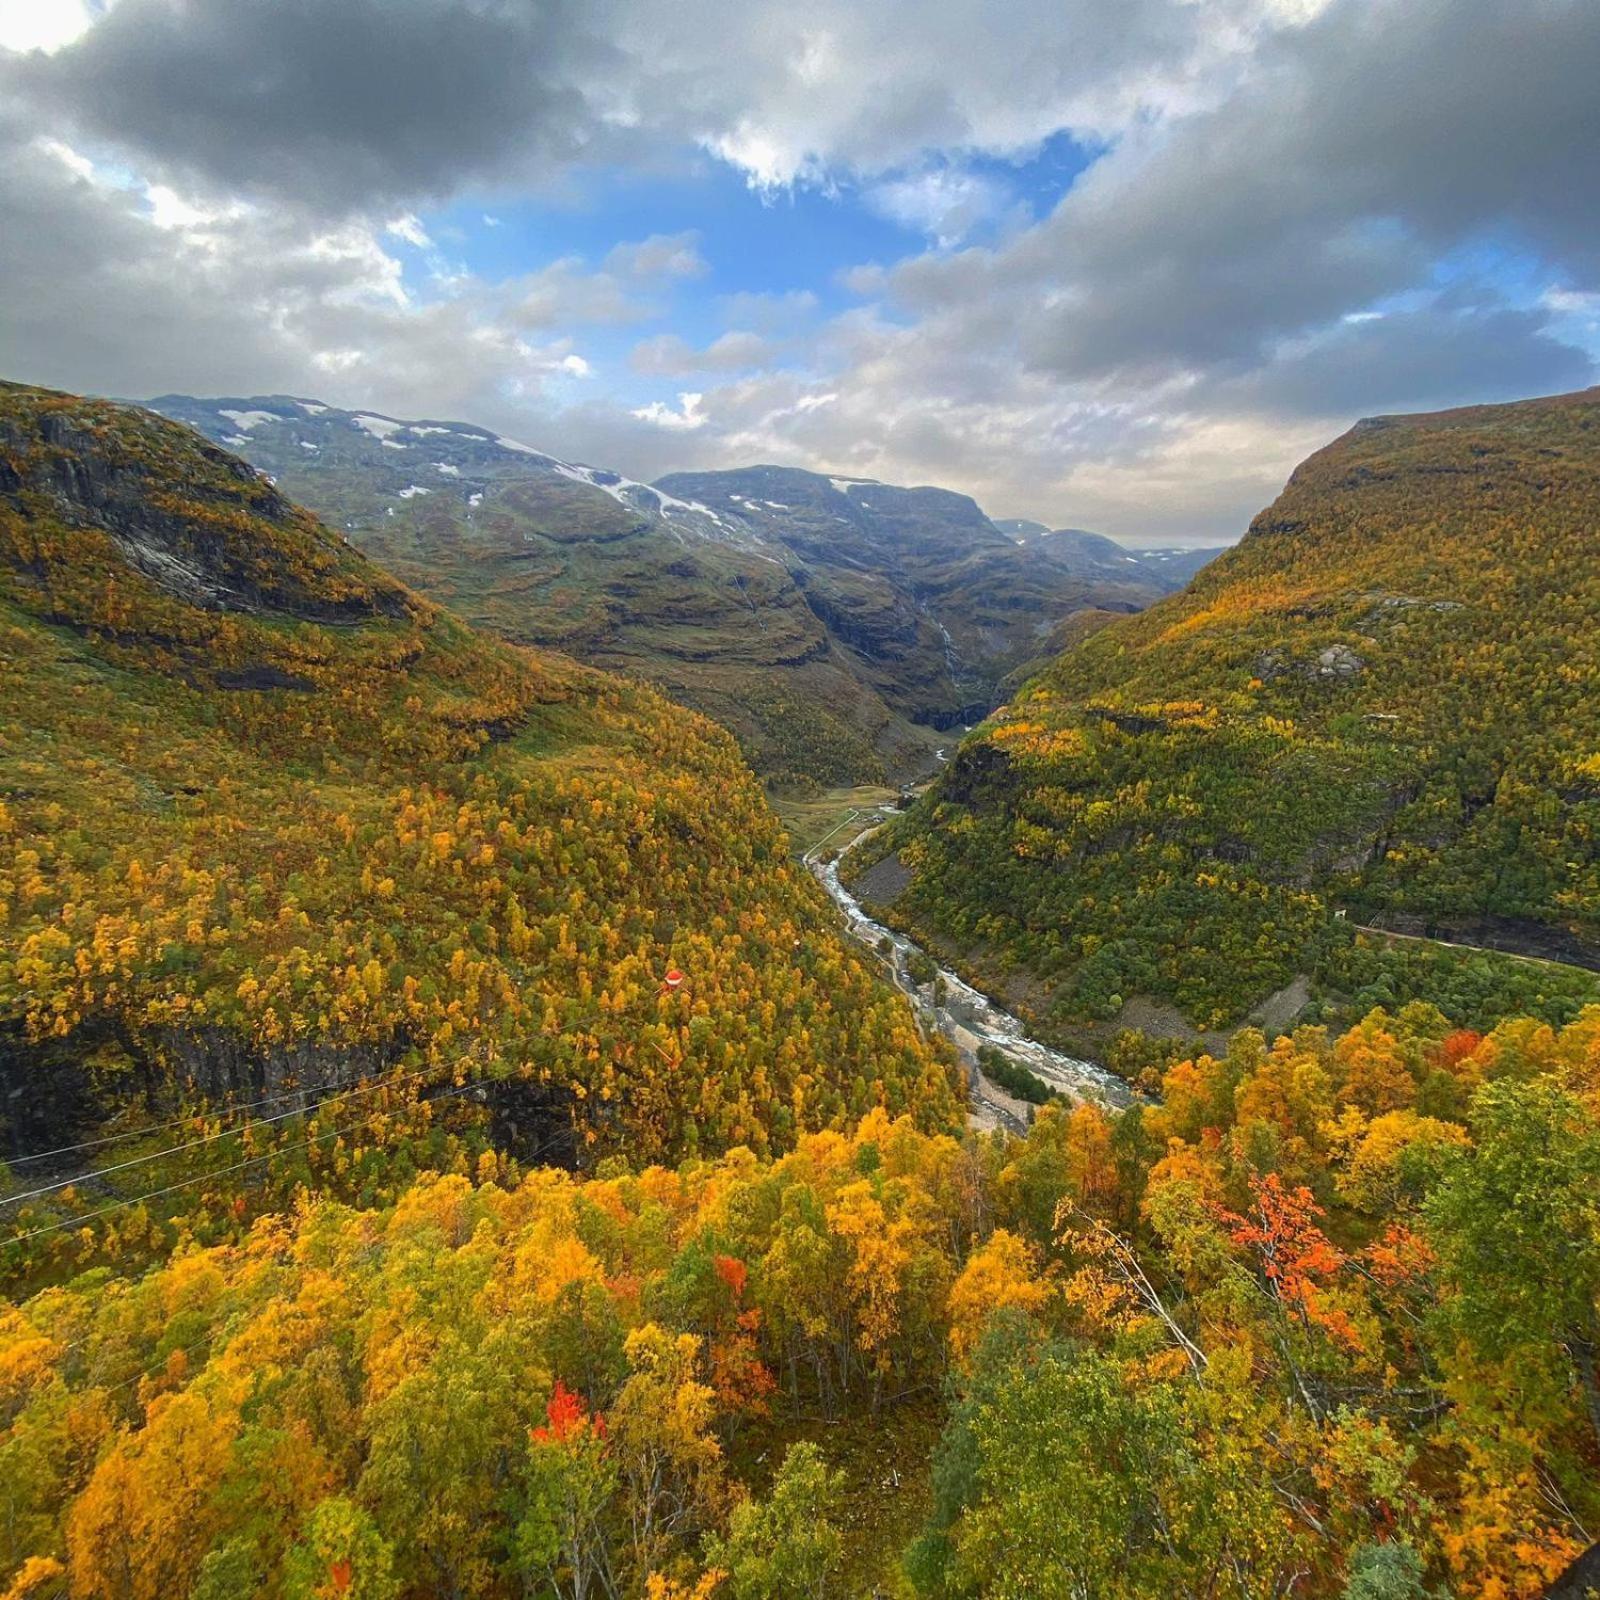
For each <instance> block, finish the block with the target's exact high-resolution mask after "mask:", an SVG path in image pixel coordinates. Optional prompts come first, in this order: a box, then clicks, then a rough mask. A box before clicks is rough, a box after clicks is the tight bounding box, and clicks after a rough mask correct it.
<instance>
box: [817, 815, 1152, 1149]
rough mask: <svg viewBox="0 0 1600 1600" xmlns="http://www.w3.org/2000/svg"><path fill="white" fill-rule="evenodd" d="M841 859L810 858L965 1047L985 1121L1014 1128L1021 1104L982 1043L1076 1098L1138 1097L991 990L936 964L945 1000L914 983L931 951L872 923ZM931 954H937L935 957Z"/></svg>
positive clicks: (849, 913)
mask: <svg viewBox="0 0 1600 1600" xmlns="http://www.w3.org/2000/svg"><path fill="white" fill-rule="evenodd" d="M876 832H877V829H876V828H868V829H867V830H866V831H865V832H863V833H861V834H858V835H857V836H856V838H855V839H854V840H853V841H852V842H851V843H850V844H849V845H847V846H846V847H845V849H844V850H842V851H841V852H840V853H839V860H842V859H843V858H844V856H845V855H846V854H848V853H849V851H851V850H853V849H855V847H856V846H857V845H859V844H861V843H862V841H863V840H865V839H868V838H870V837H871V836H872V834H874V833H876ZM839 860H834V861H823V860H821V859H820V858H819V853H818V851H816V850H814V851H812V853H811V854H810V855H808V856H807V857H806V865H807V866H809V867H810V868H811V871H812V873H813V874H814V875H815V877H816V879H817V882H818V883H820V884H821V885H822V887H823V888H824V889H826V890H827V892H828V895H829V897H830V898H831V899H832V900H833V902H834V904H835V905H837V906H838V908H839V909H840V911H841V912H843V913H844V918H845V922H846V923H847V924H848V926H849V929H850V932H851V933H852V934H853V935H854V936H855V937H856V938H857V939H859V940H860V941H861V942H862V943H863V944H864V945H866V946H867V948H868V949H870V950H871V951H872V952H873V953H874V954H880V953H881V952H880V946H881V945H882V942H883V941H884V940H885V939H887V940H888V941H889V945H890V949H889V952H888V954H887V956H885V957H884V959H886V960H887V961H888V963H889V965H890V966H891V967H892V969H893V972H894V979H895V982H896V983H897V984H898V985H899V987H900V989H901V991H902V992H903V993H904V994H905V995H906V996H907V998H908V999H909V1000H910V1001H911V1004H912V1005H913V1006H914V1007H915V1008H916V1010H917V1012H918V1014H919V1016H920V1017H921V1018H922V1020H923V1022H924V1023H925V1024H926V1025H928V1026H930V1027H932V1028H934V1029H936V1030H937V1031H938V1032H940V1033H942V1034H943V1035H944V1036H945V1037H946V1038H947V1039H949V1040H950V1041H951V1042H952V1043H953V1044H954V1045H955V1046H956V1049H957V1050H958V1051H959V1052H960V1053H961V1057H962V1059H963V1060H964V1061H965V1062H966V1064H967V1066H968V1068H969V1070H970V1074H971V1080H972V1095H973V1110H974V1114H975V1119H976V1120H977V1121H979V1122H980V1123H986V1124H989V1125H993V1124H996V1123H1003V1124H1005V1125H1006V1126H1010V1127H1015V1126H1016V1125H1017V1123H1018V1121H1019V1118H1018V1114H1017V1112H1016V1111H1015V1110H1013V1109H1012V1107H1013V1106H1014V1105H1015V1104H1016V1102H1014V1101H1010V1100H1009V1097H1007V1098H1006V1099H1005V1100H1001V1099H999V1098H997V1097H996V1090H995V1086H994V1085H992V1084H990V1083H989V1081H988V1079H986V1078H984V1077H983V1076H982V1074H981V1073H979V1072H978V1070H977V1064H976V1059H975V1052H976V1050H977V1047H978V1046H979V1045H983V1044H987V1045H992V1046H993V1047H994V1048H995V1049H996V1050H998V1051H1000V1052H1001V1054H1003V1055H1005V1056H1007V1057H1008V1058H1009V1059H1010V1060H1012V1061H1014V1062H1016V1063H1017V1064H1018V1065H1019V1066H1022V1067H1026V1068H1027V1070H1028V1071H1029V1072H1031V1073H1032V1074H1033V1075H1034V1076H1035V1077H1036V1078H1039V1079H1041V1080H1042V1081H1043V1082H1044V1083H1045V1084H1046V1085H1047V1086H1048V1087H1049V1088H1051V1089H1056V1090H1059V1091H1060V1092H1061V1093H1062V1094H1064V1095H1067V1096H1069V1097H1070V1098H1072V1099H1074V1100H1094V1101H1097V1102H1099V1103H1100V1104H1102V1105H1108V1106H1126V1105H1129V1104H1131V1102H1132V1100H1133V1095H1132V1093H1131V1091H1130V1090H1129V1088H1128V1086H1127V1084H1126V1083H1124V1082H1123V1081H1122V1079H1121V1078H1119V1077H1117V1076H1116V1074H1115V1073H1112V1072H1108V1071H1107V1070H1106V1069H1105V1068H1104V1067H1100V1066H1096V1065H1095V1063H1094V1062H1092V1061H1080V1060H1079V1059H1078V1058H1077V1057H1076V1056H1069V1055H1064V1054H1063V1053H1062V1052H1061V1051H1059V1050H1054V1049H1052V1048H1051V1047H1050V1046H1049V1045H1046V1044H1041V1043H1040V1042H1039V1041H1038V1040H1037V1039H1034V1038H1032V1037H1030V1036H1029V1034H1028V1032H1027V1030H1026V1029H1025V1028H1024V1027H1023V1025H1022V1023H1021V1022H1019V1021H1018V1020H1017V1018H1016V1017H1014V1016H1012V1015H1011V1013H1010V1012H1009V1011H1005V1010H1003V1009H1002V1008H1001V1007H1000V1006H998V1005H996V1004H995V1002H994V1001H993V1000H991V999H990V998H989V996H988V995H986V994H982V993H980V992H979V991H978V990H977V989H974V988H973V987H972V985H971V984H970V983H967V982H966V981H965V980H963V979H962V978H960V977H958V976H957V974H955V973H954V972H951V971H950V970H949V968H948V967H942V966H938V964H937V963H935V967H936V971H937V976H938V978H942V979H943V980H944V993H945V998H944V1003H943V1004H942V1005H935V1004H934V998H933V997H934V984H932V983H929V984H922V985H918V984H917V983H915V982H913V981H912V978H911V975H910V971H909V961H910V958H911V957H912V955H913V954H923V955H926V952H925V951H923V950H922V947H921V946H920V945H918V944H917V943H915V941H913V940H911V939H908V938H907V937H906V936H905V935H904V934H903V933H896V932H895V931H894V930H893V929H892V928H886V927H884V926H883V924H882V923H880V922H874V921H873V919H872V918H871V917H869V916H868V915H867V914H866V912H865V911H863V910H862V909H861V903H860V901H858V900H857V899H856V897H855V896H854V895H853V894H851V893H850V891H849V890H848V889H846V888H845V886H844V885H843V884H842V883H840V882H839ZM929 959H930V960H931V959H932V958H931V957H930V958H929Z"/></svg>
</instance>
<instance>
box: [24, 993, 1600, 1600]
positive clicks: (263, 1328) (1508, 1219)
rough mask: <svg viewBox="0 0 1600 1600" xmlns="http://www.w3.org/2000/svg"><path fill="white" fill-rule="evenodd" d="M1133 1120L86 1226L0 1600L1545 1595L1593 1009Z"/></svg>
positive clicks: (1599, 1281) (1354, 1043) (1593, 1107)
mask: <svg viewBox="0 0 1600 1600" xmlns="http://www.w3.org/2000/svg"><path fill="white" fill-rule="evenodd" d="M1161 1090H1162V1094H1161V1103H1160V1104H1159V1105H1156V1106H1150V1107H1142V1108H1141V1107H1136V1108H1134V1109H1133V1110H1130V1111H1127V1112H1125V1113H1122V1114H1120V1115H1117V1116H1110V1117H1108V1116H1107V1115H1106V1114H1105V1113H1103V1112H1101V1111H1100V1110H1097V1109H1095V1108H1093V1107H1091V1106H1081V1107H1079V1108H1077V1109H1075V1110H1071V1111H1070V1112H1069V1111H1067V1110H1064V1109H1059V1108H1055V1107H1050V1108H1047V1109H1045V1110H1044V1111H1043V1112H1041V1114H1040V1116H1039V1117H1038V1119H1037V1121H1036V1122H1035V1124H1034V1126H1033V1127H1032V1129H1031V1131H1030V1132H1029V1134H1028V1136H1027V1137H1026V1138H1025V1139H1022V1140H1016V1141H1010V1140H1004V1139H1001V1138H999V1137H996V1138H993V1139H984V1140H973V1139H971V1138H969V1139H968V1140H967V1141H966V1142H965V1143H957V1142H956V1141H955V1140H954V1139H953V1138H951V1137H948V1136H945V1135H939V1134H930V1133H924V1132H919V1131H918V1130H917V1129H916V1128H915V1127H914V1126H913V1124H912V1123H911V1121H910V1120H909V1119H900V1120H893V1121H892V1120H891V1119H890V1118H889V1117H888V1116H886V1115H885V1114H884V1113H883V1112H882V1111H876V1110H875V1111H873V1112H871V1113H869V1114H868V1116H867V1117H866V1118H864V1119H863V1120H862V1121H861V1122H860V1123H859V1124H858V1125H857V1126H856V1127H855V1128H854V1129H853V1130H852V1131H850V1132H849V1133H837V1132H826V1133H817V1134H807V1135H803V1136H802V1137H801V1138H800V1139H799V1140H798V1142H797V1145H796V1148H795V1149H794V1150H793V1151H792V1152H791V1153H789V1154H787V1155H784V1156H782V1157H780V1158H778V1159H776V1160H766V1159H761V1158H758V1157H756V1156H755V1155H754V1154H752V1153H751V1152H750V1151H748V1150H743V1149H736V1150H732V1151H730V1152H729V1153H728V1154H727V1155H725V1156H723V1157H721V1158H719V1159H716V1160H712V1161H697V1162H690V1163H688V1164H685V1165H682V1166H680V1167H679V1168H677V1169H676V1170H674V1169H671V1168H668V1167H660V1166H648V1165H646V1164H642V1163H632V1162H627V1161H624V1160H612V1161H611V1162H609V1163H608V1164H607V1165H606V1166H605V1167H604V1168H602V1169H601V1170H600V1171H598V1172H596V1173H595V1174H593V1175H592V1176H590V1177H588V1178H583V1179H575V1178H574V1177H572V1176H570V1175H568V1174H564V1173H560V1172H553V1171H548V1170H545V1171H537V1172H532V1173H529V1174H527V1175H526V1176H523V1177H518V1175H517V1174H516V1173H515V1171H514V1170H511V1169H508V1168H507V1167H505V1166H503V1165H501V1164H498V1163H496V1162H495V1161H493V1160H492V1159H491V1160H489V1161H487V1162H480V1163H479V1165H478V1168H477V1170H476V1173H475V1174H473V1175H468V1174H466V1173H464V1172H463V1171H462V1170H460V1163H459V1162H458V1163H456V1166H455V1170H453V1171H443V1172H435V1173H431V1174H427V1175H424V1176H423V1177H421V1178H420V1179H419V1180H418V1181H417V1182H416V1183H415V1184H413V1185H412V1186H411V1187H409V1188H408V1189H406V1190H405V1191H404V1192H403V1193H402V1194H401V1195H400V1196H399V1197H398V1198H397V1199H395V1200H393V1201H390V1202H388V1203H384V1204H378V1205H372V1204H368V1205H355V1206H352V1205H348V1204H343V1203H339V1202H338V1201H337V1200H335V1199H331V1198H322V1199H307V1200H306V1201H304V1202H303V1203H302V1204H301V1205H299V1206H298V1207H296V1208H295V1209H294V1210H293V1212H292V1213H289V1214H284V1215H279V1216H274V1217H268V1218H263V1219H261V1220H260V1221H258V1222H257V1223H256V1224H255V1225H254V1226H248V1225H246V1224H242V1223H240V1222H239V1221H237V1220H236V1219H234V1218H233V1217H232V1216H230V1214H229V1211H228V1208H227V1206H226V1205H224V1204H216V1203H214V1204H212V1205H210V1206H208V1207H201V1208H197V1209H196V1212H195V1215H194V1218H193V1222H192V1227H193V1234H192V1236H191V1238H190V1239H189V1240H188V1241H187V1242H186V1243H185V1245H184V1247H183V1248H182V1249H181V1250H179V1251H178V1252H177V1253H176V1254H174V1255H173V1256H172V1257H171V1259H170V1260H168V1261H165V1262H162V1263H159V1264H157V1265H155V1266H153V1267H151V1268H150V1269H149V1270H148V1271H145V1272H143V1273H140V1272H138V1271H136V1270H134V1271H130V1270H128V1267H127V1265H126V1263H124V1264H123V1266H122V1267H121V1269H120V1270H116V1269H113V1268H111V1267H107V1266H100V1267H99V1268H98V1270H85V1271H80V1272H78V1273H77V1274H76V1275H75V1276H74V1275H72V1274H71V1272H70V1258H71V1255H72V1254H74V1253H75V1254H76V1255H77V1257H78V1260H79V1263H80V1265H89V1264H91V1263H94V1262H96V1261H97V1260H98V1259H99V1256H98V1255H97V1250H96V1247H95V1245H94V1244H93V1243H92V1242H91V1241H90V1240H89V1238H88V1237H87V1235H85V1237H84V1238H83V1239H81V1240H74V1241H73V1243H72V1244H71V1247H70V1250H69V1256H68V1259H67V1260H64V1261H63V1263H62V1267H63V1281H62V1282H60V1283H59V1284H58V1285H56V1286H52V1287H48V1288H44V1289H42V1290H40V1291H39V1292H36V1293H34V1294H32V1295H31V1296H24V1297H20V1298H19V1299H18V1300H17V1301H16V1302H15V1303H13V1304H11V1305H10V1306H8V1307H6V1308H4V1309H0V1511H3V1513H4V1514H3V1515H0V1584H10V1585H11V1587H10V1588H9V1590H8V1591H6V1592H7V1593H8V1594H9V1595H10V1596H12V1597H17V1600H21V1597H29V1600H43V1597H45V1596H50V1595H55V1594H59V1593H62V1592H67V1593H70V1594H71V1595H73V1596H74V1597H77V1600H110V1597H112V1596H115V1597H117V1600H171V1597H174V1596H189V1597H193V1600H233V1597H238V1596H245V1595H249V1596H262V1597H273V1600H275V1597H280V1596H281V1597H284V1600H313V1597H315V1600H331V1597H338V1596H352V1595H353V1596H356V1597H358V1600H455V1597H463V1596H472V1597H474V1600H512V1597H514V1596H528V1595H538V1596H557V1597H560V1600H597V1597H600V1596H608V1597H611V1596H615V1597H625V1600H636V1597H639V1600H644V1597H647V1600H711V1597H715V1600H826V1597H827V1596H834V1595H843V1596H850V1597H857V1596H861V1597H865V1596H867V1595H888V1594H893V1595H900V1596H907V1597H909V1596H920V1597H925V1600H957V1597H960V1600H1024V1597H1026V1600H1037V1597H1044V1596H1052V1597H1053V1596H1063V1597H1065V1596H1084V1597H1091V1596H1092V1597H1093V1600H1150V1597H1152V1596H1161V1597H1163V1600H1165V1597H1169V1596H1170V1597H1187V1600H1268V1597H1275V1596H1285V1595H1298V1596H1305V1597H1307V1600H1429V1597H1432V1596H1437V1595H1440V1594H1445V1593H1449V1594H1452V1595H1455V1596H1458V1597H1461V1600H1468V1597H1479V1600H1533V1597H1535V1596H1539V1595H1542V1594H1543V1593H1544V1592H1545V1590H1546V1587H1547V1585H1549V1584H1550V1583H1551V1582H1552V1581H1553V1580H1554V1579H1555V1578H1556V1577H1557V1575H1558V1574H1560V1573H1561V1572H1562V1571H1563V1569H1565V1568H1566V1567H1567V1566H1568V1565H1569V1563H1570V1562H1572V1561H1573V1559H1574V1557H1576V1556H1577V1555H1578V1554H1579V1552H1580V1551H1581V1550H1582V1549H1583V1547H1584V1546H1585V1545H1586V1544H1587V1543H1588V1542H1589V1540H1590V1539H1591V1537H1592V1530H1593V1529H1594V1527H1595V1525H1596V1521H1597V1519H1600V1388H1597V1386H1596V1379H1595V1350H1596V1343H1597V1337H1596V1336H1597V1327H1596V1296H1597V1293H1600V1216H1597V1212H1596V1204H1597V1202H1596V1196H1597V1194H1600V1132H1597V1114H1600V1009H1597V1010H1592V1011H1590V1012H1589V1013H1587V1014H1586V1016H1585V1017H1584V1018H1583V1019H1582V1020H1580V1021H1579V1022H1577V1023H1574V1024H1572V1025H1571V1026H1569V1027H1567V1028H1566V1029H1564V1030H1562V1031H1561V1032H1560V1033H1557V1032H1555V1031H1554V1030H1552V1029H1550V1028H1549V1027H1547V1026H1544V1025H1541V1024H1536V1023H1532V1022H1528V1021H1513V1022H1507V1023H1505V1024H1502V1025H1501V1026H1500V1027H1498V1028H1496V1029H1495V1030H1494V1031H1493V1032H1492V1033H1490V1034H1489V1035H1487V1036H1482V1035H1479V1034H1476V1033H1468V1032H1464V1031H1461V1030H1457V1029H1453V1028H1452V1027H1451V1025H1450V1024H1449V1022H1448V1021H1446V1019H1445V1018H1444V1017H1443V1016H1442V1015H1441V1014H1440V1013H1439V1012H1438V1011H1436V1010H1434V1009H1433V1008H1431V1007H1427V1006H1420V1005H1418V1006H1412V1007H1408V1008H1407V1009H1405V1010H1404V1011H1402V1012H1399V1013H1396V1014H1388V1013H1384V1012H1375V1013H1373V1014H1372V1015H1370V1016H1369V1017H1367V1018H1365V1019H1364V1020H1363V1022H1362V1023H1361V1025H1360V1026H1359V1027H1357V1028H1355V1029H1353V1030H1351V1031H1350V1032H1349V1033H1347V1034H1345V1035H1344V1036H1342V1037H1339V1038H1333V1037H1330V1036H1329V1034H1328V1033H1327V1032H1326V1031H1325V1030H1322V1029H1317V1028H1308V1029H1301V1030H1299V1031H1297V1032H1296V1033H1294V1034H1293V1035H1289V1036H1285V1037H1282V1038H1280V1039H1279V1040H1278V1041H1277V1042H1276V1043H1275V1044H1273V1045H1272V1046H1270V1047H1268V1046H1267V1045H1266V1043H1265V1042H1264V1041H1263V1039H1262V1037H1261V1035H1260V1034H1258V1033H1254V1032H1248V1033H1244V1034H1241V1035H1239V1036H1238V1037H1237V1038H1236V1039H1235V1041H1234V1043H1233V1046H1232V1048H1231V1049H1230V1051H1229V1053H1228V1054H1227V1056H1226V1057H1225V1058H1222V1059H1215V1058H1212V1057H1207V1056H1202V1057H1200V1058H1197V1059H1194V1060H1186V1061H1183V1062H1179V1063H1176V1064H1174V1065H1173V1066H1171V1067H1170V1068H1169V1069H1168V1070H1167V1072H1166V1074H1165V1076H1164V1079H1163V1081H1162V1084H1161ZM217 1190H218V1195H219V1196H222V1197H225V1195H226V1193H227V1187H226V1180H219V1181H218V1185H217ZM125 1231H128V1232H133V1231H135V1230H132V1229H131V1228H129V1227H127V1226H125ZM941 1429H942V1433H941ZM936 1437H937V1443H934V1440H935V1438H936ZM930 1457H931V1459H930Z"/></svg>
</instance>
